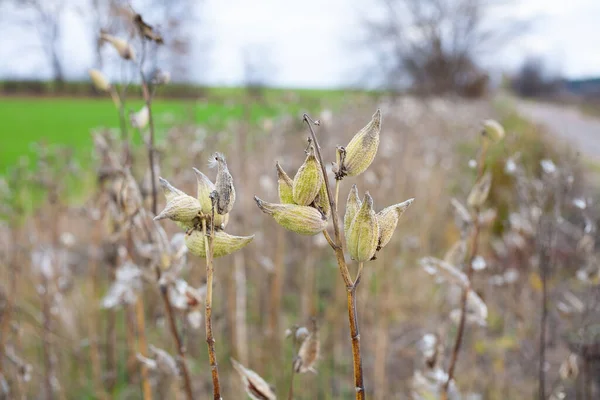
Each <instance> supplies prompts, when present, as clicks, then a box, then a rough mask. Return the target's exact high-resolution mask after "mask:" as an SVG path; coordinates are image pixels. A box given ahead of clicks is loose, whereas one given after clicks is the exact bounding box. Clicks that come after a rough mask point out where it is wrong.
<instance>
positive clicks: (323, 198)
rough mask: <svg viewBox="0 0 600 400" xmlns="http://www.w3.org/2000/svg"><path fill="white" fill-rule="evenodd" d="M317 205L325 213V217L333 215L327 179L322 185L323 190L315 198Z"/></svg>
mask: <svg viewBox="0 0 600 400" xmlns="http://www.w3.org/2000/svg"><path fill="white" fill-rule="evenodd" d="M315 206H316V207H317V209H318V210H319V211H321V212H322V213H323V215H324V216H325V218H329V216H330V215H331V204H329V197H328V196H327V186H325V180H323V184H322V185H321V190H319V194H318V195H317V198H316V199H315Z"/></svg>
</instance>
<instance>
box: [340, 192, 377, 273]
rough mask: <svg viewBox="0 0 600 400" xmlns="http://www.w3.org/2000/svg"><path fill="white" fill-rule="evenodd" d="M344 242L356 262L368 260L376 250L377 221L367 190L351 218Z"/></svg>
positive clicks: (371, 199)
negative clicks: (360, 204)
mask: <svg viewBox="0 0 600 400" xmlns="http://www.w3.org/2000/svg"><path fill="white" fill-rule="evenodd" d="M346 242H347V243H348V251H349V252H350V257H352V259H354V260H356V261H358V262H364V261H369V260H370V259H372V258H373V256H374V255H375V252H376V251H377V243H378V242H379V223H378V222H377V215H376V214H375V210H373V198H372V197H371V195H370V194H369V192H367V193H365V197H364V199H363V202H362V206H361V207H360V210H358V212H357V213H356V216H355V217H354V219H353V220H352V224H351V225H350V230H349V231H348V236H346Z"/></svg>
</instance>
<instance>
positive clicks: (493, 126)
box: [483, 119, 505, 143]
mask: <svg viewBox="0 0 600 400" xmlns="http://www.w3.org/2000/svg"><path fill="white" fill-rule="evenodd" d="M483 134H484V135H485V136H486V137H487V138H488V139H490V140H491V142H492V143H498V142H499V141H501V140H502V139H504V135H505V132H504V127H503V126H502V125H500V123H499V122H498V121H494V120H493V119H486V120H485V121H483Z"/></svg>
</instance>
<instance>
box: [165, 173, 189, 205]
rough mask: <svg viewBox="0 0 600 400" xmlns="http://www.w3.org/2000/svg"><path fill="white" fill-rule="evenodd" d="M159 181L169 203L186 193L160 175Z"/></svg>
mask: <svg viewBox="0 0 600 400" xmlns="http://www.w3.org/2000/svg"><path fill="white" fill-rule="evenodd" d="M158 183H159V184H160V187H161V188H162V190H163V194H164V195H165V199H167V203H168V202H169V201H171V200H173V199H174V198H175V197H177V196H184V195H186V194H185V193H184V192H183V191H182V190H179V189H177V188H176V187H175V186H173V185H171V184H170V183H169V181H167V180H166V179H164V178H161V177H159V178H158Z"/></svg>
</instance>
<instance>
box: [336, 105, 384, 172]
mask: <svg viewBox="0 0 600 400" xmlns="http://www.w3.org/2000/svg"><path fill="white" fill-rule="evenodd" d="M380 131H381V111H380V110H377V111H375V114H373V118H372V119H371V122H369V123H368V124H367V126H365V127H364V128H362V129H361V130H360V131H359V132H358V133H357V134H356V135H354V137H353V138H352V140H351V141H350V143H348V146H346V156H345V159H344V165H343V168H342V170H343V172H344V173H345V174H347V175H350V176H356V175H360V174H362V173H363V172H365V170H366V169H367V168H368V167H369V165H371V163H372V162H373V160H374V159H375V154H377V148H378V147H379V132H380Z"/></svg>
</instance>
